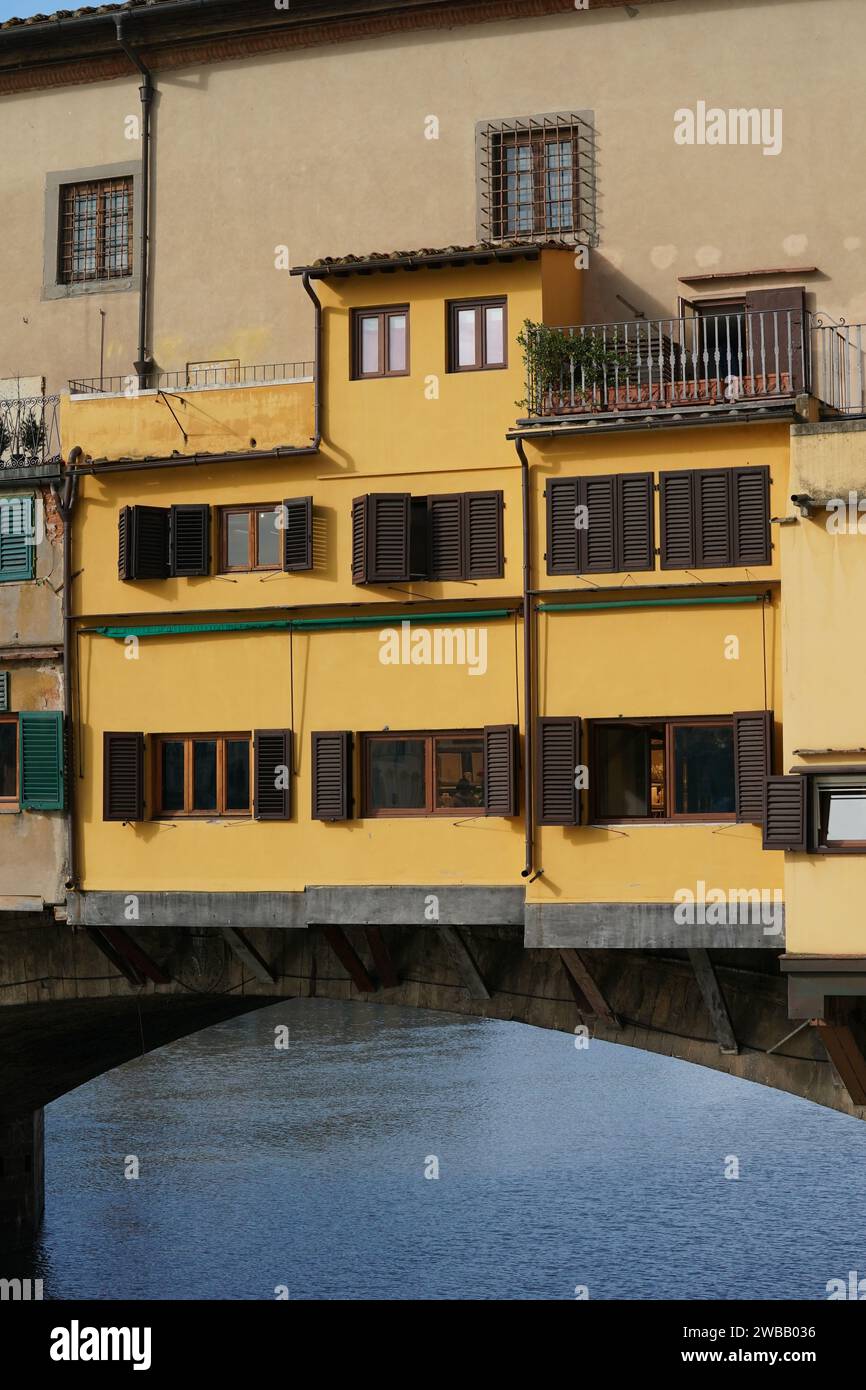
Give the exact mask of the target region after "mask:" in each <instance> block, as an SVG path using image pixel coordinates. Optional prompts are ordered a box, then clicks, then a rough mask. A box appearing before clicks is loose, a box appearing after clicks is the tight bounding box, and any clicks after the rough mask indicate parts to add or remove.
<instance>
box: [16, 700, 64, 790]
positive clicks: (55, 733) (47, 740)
mask: <svg viewBox="0 0 866 1390" xmlns="http://www.w3.org/2000/svg"><path fill="white" fill-rule="evenodd" d="M19 746H20V754H19V756H20V762H21V767H20V782H21V806H22V809H23V810H30V811H62V810H63V806H64V780H63V715H62V714H61V713H60V711H59V710H24V711H23V712H22V713H21V714H20V715H19Z"/></svg>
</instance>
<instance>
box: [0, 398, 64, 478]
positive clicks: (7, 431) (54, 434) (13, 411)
mask: <svg viewBox="0 0 866 1390" xmlns="http://www.w3.org/2000/svg"><path fill="white" fill-rule="evenodd" d="M59 404H60V397H59V396H19V397H16V398H15V399H9V400H4V399H0V473H2V472H5V471H11V470H12V469H24V470H27V469H36V468H41V467H44V465H46V464H51V463H59V462H60V422H59V419H58V406H59Z"/></svg>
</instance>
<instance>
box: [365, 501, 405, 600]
mask: <svg viewBox="0 0 866 1390" xmlns="http://www.w3.org/2000/svg"><path fill="white" fill-rule="evenodd" d="M410 507H411V498H410V496H409V493H408V492H371V493H369V494H368V495H367V496H366V497H356V498H355V500H354V502H353V503H352V582H353V583H355V584H393V583H398V582H399V583H404V584H405V583H408V580H409V517H410Z"/></svg>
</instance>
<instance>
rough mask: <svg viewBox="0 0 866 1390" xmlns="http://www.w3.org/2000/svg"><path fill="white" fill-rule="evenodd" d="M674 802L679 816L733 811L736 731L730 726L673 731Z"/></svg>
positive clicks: (681, 728) (686, 728)
mask: <svg viewBox="0 0 866 1390" xmlns="http://www.w3.org/2000/svg"><path fill="white" fill-rule="evenodd" d="M674 799H675V810H676V811H677V813H678V814H680V815H683V814H685V815H692V816H694V815H710V814H712V813H713V812H717V813H719V814H729V813H731V812H733V811H734V809H735V800H734V731H733V729H732V728H731V727H730V726H729V725H728V726H725V725H718V726H712V725H711V726H706V725H705V726H703V727H694V726H692V727H683V726H680V727H678V728H675V729H674Z"/></svg>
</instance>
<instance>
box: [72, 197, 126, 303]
mask: <svg viewBox="0 0 866 1390" xmlns="http://www.w3.org/2000/svg"><path fill="white" fill-rule="evenodd" d="M132 189H133V181H132V176H131V175H127V176H124V177H121V178H111V179H94V180H92V181H89V182H85V183H68V184H64V185H62V186H61V188H60V231H59V237H58V248H57V251H58V255H57V261H58V280H59V281H60V283H61V284H64V285H72V284H81V283H83V282H84V281H88V280H117V279H125V278H128V277H129V276H130V275H131V274H132V238H133V217H132Z"/></svg>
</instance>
